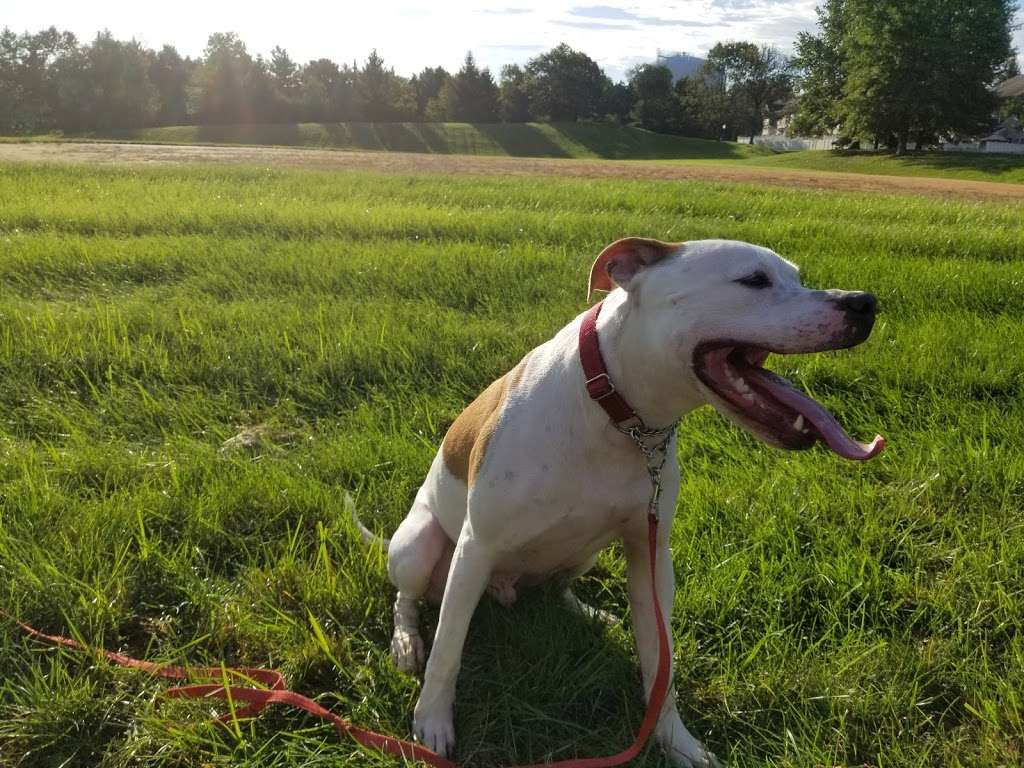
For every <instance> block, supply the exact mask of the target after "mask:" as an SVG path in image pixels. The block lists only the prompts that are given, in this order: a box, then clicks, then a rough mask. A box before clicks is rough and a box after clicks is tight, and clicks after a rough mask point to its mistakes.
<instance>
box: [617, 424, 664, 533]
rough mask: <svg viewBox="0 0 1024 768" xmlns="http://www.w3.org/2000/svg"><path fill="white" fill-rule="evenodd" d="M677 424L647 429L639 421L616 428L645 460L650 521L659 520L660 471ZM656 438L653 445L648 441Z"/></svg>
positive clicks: (662, 468) (648, 516) (662, 469)
mask: <svg viewBox="0 0 1024 768" xmlns="http://www.w3.org/2000/svg"><path fill="white" fill-rule="evenodd" d="M677 426H678V425H677V424H671V425H670V426H667V427H664V428H662V429H648V428H647V427H646V426H644V424H643V422H642V421H641V422H640V424H637V425H634V426H630V427H617V428H618V430H619V431H620V432H621V433H622V434H624V435H625V436H626V437H628V438H629V439H630V440H632V441H633V443H634V444H635V445H636V447H637V448H639V449H640V453H642V454H643V456H644V459H645V460H646V462H647V475H648V477H649V478H650V480H651V496H650V498H649V499H648V501H647V518H648V519H649V520H651V521H652V522H655V523H657V522H659V521H660V520H661V515H660V513H659V509H658V502H659V501H660V499H661V491H662V483H661V473H662V472H663V471H664V469H665V462H666V461H667V460H668V446H669V443H671V442H672V437H673V435H675V433H676V427H677ZM651 439H657V442H656V443H654V444H653V445H652V444H650V443H649V442H648V441H649V440H651Z"/></svg>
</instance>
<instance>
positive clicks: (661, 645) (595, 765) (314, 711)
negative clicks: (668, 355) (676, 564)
mask: <svg viewBox="0 0 1024 768" xmlns="http://www.w3.org/2000/svg"><path fill="white" fill-rule="evenodd" d="M657 537H658V521H657V519H656V518H654V517H650V518H649V522H648V539H649V544H650V561H651V562H650V566H651V593H652V594H651V597H652V599H653V600H654V615H655V619H656V620H657V623H658V673H657V675H656V676H655V678H654V687H653V688H652V689H651V698H650V703H649V704H648V705H647V713H646V714H645V715H644V720H643V723H642V724H641V725H640V730H639V732H638V733H637V735H636V740H635V741H634V742H633V744H632V745H631V746H629V747H628V748H627V749H625V750H623V751H622V752H620V753H618V754H617V755H611V756H609V757H590V758H580V759H570V760H562V761H560V762H557V763H537V764H534V765H530V766H523V767H522V768H541V767H542V766H549V767H551V766H554V767H555V768H611V766H615V765H621V764H622V763H625V762H626V761H628V760H632V759H633V758H634V757H636V756H637V755H638V754H640V750H641V749H643V746H644V744H646V743H647V739H648V737H649V736H650V735H651V731H652V730H654V726H655V725H656V724H657V722H658V715H659V714H660V713H661V708H662V706H663V705H664V703H665V697H666V695H667V694H668V685H669V679H668V677H669V648H668V639H667V637H666V634H665V618H664V616H663V615H662V612H661V605H660V604H659V603H658V591H657V586H656V568H655V558H656V556H657ZM15 621H16V623H17V624H18V626H19V627H21V628H22V629H23V630H24V631H25V632H27V633H28V634H29V635H31V636H32V637H34V638H36V639H37V640H43V641H45V642H47V643H50V644H51V645H62V646H64V647H66V648H74V649H75V650H80V651H88V650H92V649H90V648H88V647H86V646H85V645H83V644H82V643H79V642H78V641H77V640H72V639H71V638H69V637H62V636H60V635H47V634H44V633H43V632H40V631H39V630H38V629H34V628H33V627H30V626H28V625H27V624H23V623H22V622H20V621H17V619H15ZM97 653H99V654H100V655H101V656H104V657H105V658H106V659H107V660H108V661H111V662H113V663H114V664H117V665H118V666H121V667H129V668H131V669H138V670H141V671H143V672H147V673H149V674H151V675H156V676H157V677H166V678H170V679H172V680H190V679H195V678H209V679H214V680H216V679H218V678H219V679H221V680H222V681H223V680H225V679H231V680H238V681H240V682H243V683H249V684H250V685H233V684H232V685H226V684H224V682H221V683H207V684H200V685H186V686H182V687H179V688H171V689H170V690H167V691H164V693H163V695H164V696H166V697H167V698H169V699H205V698H218V699H225V700H227V701H229V702H232V704H233V702H236V701H241V702H245V704H246V706H244V707H242V708H241V709H237V710H234V711H233V712H228V713H226V714H224V715H221V716H220V717H218V718H217V721H218V722H229V721H231V720H233V719H237V718H246V717H255V716H256V715H258V714H259V713H260V712H262V711H263V709H264V707H266V706H268V705H270V704H285V705H287V706H290V707H294V708H295V709H301V710H302V711H304V712H308V713H309V714H311V715H314V716H315V717H319V718H321V719H323V720H329V721H330V722H332V723H334V726H335V727H336V728H337V729H338V731H339V732H340V733H347V734H348V735H349V736H351V737H352V738H353V739H355V740H356V741H358V742H359V743H360V744H363V745H364V746H367V747H373V748H375V749H379V750H381V751H382V752H388V753H390V754H392V755H395V756H397V757H401V758H403V759H405V760H419V761H421V762H424V763H427V764H428V765H432V766H435V768H458V765H457V764H456V763H453V762H452V761H451V760H448V759H446V758H444V757H441V756H440V755H438V754H437V753H435V752H432V751H431V750H429V749H427V748H426V747H423V746H421V745H419V744H413V743H412V742H409V741H404V740H402V739H396V738H394V737H392V736H385V735H383V734H380V733H375V732H374V731H370V730H367V729H366V728H360V727H359V726H358V725H352V724H351V723H348V722H346V721H344V720H342V719H341V718H340V717H338V716H337V715H336V714H334V713H333V712H331V711H330V710H328V709H326V708H324V707H322V706H320V705H319V704H317V703H316V702H315V701H313V699H311V698H309V697H308V696H303V695H302V694H301V693H296V692H295V691H289V690H287V689H286V688H285V679H284V675H282V674H281V673H280V672H278V671H276V670H273V669H259V668H254V667H240V668H234V669H233V668H229V667H196V668H188V667H177V666H163V665H161V664H154V663H153V662H150V661H141V660H139V659H133V658H132V657H131V656H125V655H123V654H120V653H114V652H112V651H105V650H102V649H97ZM253 682H256V683H260V684H262V685H264V686H266V687H265V688H256V687H253V686H252V685H251V683H253Z"/></svg>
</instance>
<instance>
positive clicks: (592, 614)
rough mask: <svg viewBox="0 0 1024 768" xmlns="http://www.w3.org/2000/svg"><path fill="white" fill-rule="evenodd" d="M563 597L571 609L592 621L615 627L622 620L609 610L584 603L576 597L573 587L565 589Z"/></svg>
mask: <svg viewBox="0 0 1024 768" xmlns="http://www.w3.org/2000/svg"><path fill="white" fill-rule="evenodd" d="M562 599H563V600H564V601H565V605H566V607H567V608H568V609H569V610H570V611H573V612H574V613H577V614H579V615H580V616H582V617H583V618H585V619H589V620H590V621H596V622H599V623H601V624H607V625H608V626H609V627H614V626H615V625H616V624H618V623H619V622H620V621H621V620H620V619H619V617H618V616H616V615H615V614H614V613H609V612H608V611H604V610H601V609H600V608H595V607H594V606H592V605H590V604H588V603H584V602H583V601H582V600H580V599H579V598H578V597H576V595H575V594H574V593H573V591H572V590H571V589H567V590H565V592H564V593H563V595H562Z"/></svg>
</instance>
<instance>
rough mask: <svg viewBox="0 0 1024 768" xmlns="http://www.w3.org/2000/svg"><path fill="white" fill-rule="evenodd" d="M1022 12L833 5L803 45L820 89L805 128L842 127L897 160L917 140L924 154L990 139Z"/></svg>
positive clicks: (975, 0)
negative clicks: (941, 141) (949, 141)
mask: <svg viewBox="0 0 1024 768" xmlns="http://www.w3.org/2000/svg"><path fill="white" fill-rule="evenodd" d="M1013 11H1014V3H1013V2H1012V0H972V2H969V3H965V2H954V0H834V1H833V2H830V3H828V4H827V5H826V6H825V7H824V8H823V9H822V10H821V11H820V12H819V25H820V26H821V29H822V32H821V34H820V35H817V36H808V37H807V38H805V39H802V40H801V43H800V44H799V45H798V61H799V62H800V64H801V67H802V69H803V72H804V81H805V82H809V83H810V84H811V86H814V90H812V91H811V93H812V100H811V103H810V104H809V105H808V106H806V107H805V106H804V105H803V104H801V107H800V113H799V115H800V117H799V120H800V121H803V122H801V124H806V125H811V126H817V125H822V124H824V123H825V122H826V121H831V120H835V121H836V123H835V124H836V125H838V127H839V129H840V130H841V131H842V132H843V133H844V134H846V135H848V136H851V137H860V138H867V139H873V140H875V141H877V142H881V143H885V144H887V145H889V146H893V147H895V148H896V151H897V153H898V154H902V153H904V152H906V150H907V146H908V144H909V142H910V140H911V139H912V138H914V139H916V140H917V143H918V144H919V145H924V144H927V143H929V142H931V141H934V140H935V139H936V138H938V137H939V136H942V135H948V136H957V137H958V136H963V135H978V134H979V133H983V132H985V131H987V130H988V129H989V128H990V127H991V117H992V115H993V113H994V111H995V109H996V99H995V95H994V93H993V90H992V86H993V85H994V84H995V82H997V81H998V79H999V78H1000V77H1001V75H1002V74H1003V73H1004V72H1005V71H1006V68H1007V61H1008V60H1009V59H1010V58H1011V55H1012V46H1011V24H1012V18H1013ZM837 40H838V41H839V42H838V45H837ZM837 88H838V91H839V93H838V95H837V94H836V90H837Z"/></svg>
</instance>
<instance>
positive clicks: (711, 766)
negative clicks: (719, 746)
mask: <svg viewBox="0 0 1024 768" xmlns="http://www.w3.org/2000/svg"><path fill="white" fill-rule="evenodd" d="M665 753H666V754H667V755H668V757H669V759H670V760H671V761H672V763H673V764H674V765H678V766H680V768H722V764H721V763H720V762H719V761H718V758H717V757H715V756H714V755H713V754H712V753H711V752H710V751H709V750H708V748H707V747H705V746H704V745H703V744H701V743H700V742H699V741H697V740H696V739H694V742H693V746H688V747H687V748H685V749H684V750H680V749H677V748H676V747H675V746H674V745H673V746H672V747H668V748H666V749H665Z"/></svg>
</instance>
